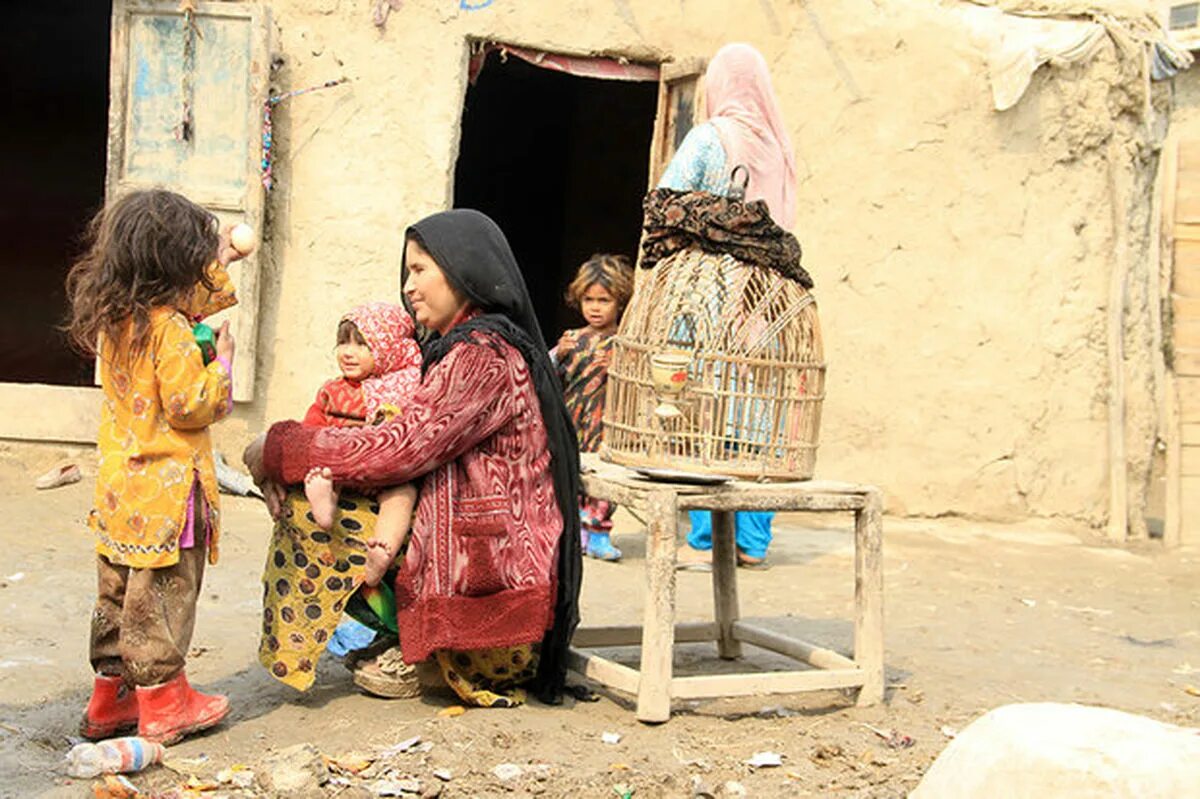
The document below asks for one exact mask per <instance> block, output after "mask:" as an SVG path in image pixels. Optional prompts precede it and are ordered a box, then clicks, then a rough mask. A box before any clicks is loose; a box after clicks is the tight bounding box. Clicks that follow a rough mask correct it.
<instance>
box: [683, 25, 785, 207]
mask: <svg viewBox="0 0 1200 799" xmlns="http://www.w3.org/2000/svg"><path fill="white" fill-rule="evenodd" d="M704 89H705V97H706V101H707V103H708V121H709V122H711V123H712V125H713V127H714V128H716V130H717V135H718V136H719V137H720V139H721V144H722V145H723V146H724V148H725V155H726V157H727V158H728V160H727V161H726V165H727V167H728V169H729V171H733V168H734V167H735V166H738V165H739V164H740V165H743V166H745V167H746V169H747V170H748V171H749V172H750V184H749V186H748V187H747V189H746V199H747V200H766V202H767V208H768V209H769V210H770V211H771V218H772V219H773V220H775V223H776V224H778V225H779V226H780V227H783V228H785V229H789V230H790V229H791V227H792V225H794V224H795V222H796V157H795V154H794V153H793V152H792V141H791V139H790V138H788V134H787V130H786V129H785V128H784V124H783V116H782V115H781V114H780V113H779V102H778V101H777V100H776V99H775V92H774V91H773V90H772V88H771V73H770V71H769V70H768V69H767V62H766V59H764V58H763V57H762V54H761V53H759V52H758V51H757V50H755V49H754V48H753V47H751V46H750V45H748V44H727V45H725V46H724V47H722V48H721V49H720V50H718V51H717V54H716V55H714V56H713V58H712V61H711V62H709V65H708V70H707V71H706V72H705V73H704Z"/></svg>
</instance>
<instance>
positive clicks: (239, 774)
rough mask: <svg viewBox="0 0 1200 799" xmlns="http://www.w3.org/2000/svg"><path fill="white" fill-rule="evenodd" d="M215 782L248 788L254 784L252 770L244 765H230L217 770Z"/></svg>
mask: <svg viewBox="0 0 1200 799" xmlns="http://www.w3.org/2000/svg"><path fill="white" fill-rule="evenodd" d="M217 782H220V783H222V784H225V785H233V786H234V787H237V788H249V787H251V786H252V785H254V772H253V771H251V770H250V769H248V768H246V767H245V766H231V767H230V768H227V769H222V770H221V771H218V772H217Z"/></svg>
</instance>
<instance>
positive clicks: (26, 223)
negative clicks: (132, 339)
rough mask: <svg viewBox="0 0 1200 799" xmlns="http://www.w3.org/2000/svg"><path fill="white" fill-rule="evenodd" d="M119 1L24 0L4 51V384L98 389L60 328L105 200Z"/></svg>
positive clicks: (0, 203)
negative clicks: (69, 282) (78, 258)
mask: <svg viewBox="0 0 1200 799" xmlns="http://www.w3.org/2000/svg"><path fill="white" fill-rule="evenodd" d="M111 16H112V4H111V2H86V3H78V2H74V3H46V2H42V0H22V2H17V3H9V4H6V5H5V8H4V22H5V26H6V30H8V31H9V33H8V35H7V36H6V37H5V42H4V47H2V48H0V75H3V76H4V78H3V85H2V86H0V108H3V109H4V123H3V124H2V125H0V175H3V178H2V180H3V185H4V191H3V192H2V193H0V239H2V240H3V241H4V248H3V251H2V252H0V270H2V271H0V274H2V275H3V287H4V289H3V291H0V342H3V346H0V381H9V382H21V383H35V382H36V383H55V384H60V385H90V384H91V379H92V366H91V362H90V361H85V360H84V359H82V358H80V357H79V356H78V355H76V354H75V353H74V352H73V351H72V350H71V349H70V347H69V346H68V345H67V341H66V337H65V336H64V335H63V334H62V333H61V332H59V331H58V329H57V327H58V325H60V324H61V323H62V321H63V318H64V316H65V314H66V310H67V307H66V296H65V293H64V290H63V279H64V278H65V277H66V274H67V269H68V268H69V267H70V264H71V259H72V258H73V257H74V256H75V255H76V254H77V253H78V252H79V241H80V234H81V232H82V231H83V228H84V226H85V225H86V223H87V219H88V217H89V216H90V215H91V214H92V213H94V212H95V211H96V210H97V209H98V208H99V207H100V206H101V204H102V203H103V200H104V170H105V153H106V149H107V140H108V50H109V42H108V38H109V22H110V18H111Z"/></svg>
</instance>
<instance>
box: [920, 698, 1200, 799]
mask: <svg viewBox="0 0 1200 799" xmlns="http://www.w3.org/2000/svg"><path fill="white" fill-rule="evenodd" d="M1197 795H1200V730H1198V729H1193V728H1188V727H1177V726H1175V725H1174V724H1164V723H1162V722H1159V721H1155V720H1153V719H1148V718H1145V717H1144V716H1136V715H1133V714H1132V713H1122V712H1121V711H1119V710H1110V709H1108V708H1101V707H1086V706H1083V705H1067V704H1056V703H1052V702H1045V703H1034V704H1020V705H1006V706H1004V707H1000V708H997V709H995V710H992V711H990V712H989V713H987V714H985V715H984V716H982V717H981V718H979V719H976V720H975V721H974V722H972V723H971V724H970V725H968V726H967V727H966V728H965V729H963V730H962V731H961V732H960V733H959V734H958V736H957V737H956V738H955V739H954V740H953V741H951V742H950V743H949V744H948V745H947V746H946V748H945V750H944V751H943V752H942V754H941V755H939V756H938V759H937V760H935V761H934V762H933V765H932V766H930V768H929V771H928V772H926V774H925V778H924V779H923V780H921V783H920V785H918V786H917V788H916V790H915V791H913V792H912V794H910V799H959V797H964V796H1012V797H1026V796H1028V797H1059V796H1062V797H1071V799H1101V797H1103V799H1109V797H1138V799H1157V798H1158V797H1161V799H1174V797H1184V796H1197Z"/></svg>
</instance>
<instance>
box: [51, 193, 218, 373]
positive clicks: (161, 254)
mask: <svg viewBox="0 0 1200 799" xmlns="http://www.w3.org/2000/svg"><path fill="white" fill-rule="evenodd" d="M84 241H85V244H86V246H87V251H86V252H85V253H84V254H83V256H82V257H80V258H79V260H77V261H76V262H75V263H74V264H73V265H72V266H71V271H70V272H69V273H68V274H67V297H68V299H69V301H70V306H71V309H70V314H69V316H68V319H67V323H66V325H65V326H64V330H66V332H67V334H68V335H69V337H70V339H71V343H72V344H74V346H75V347H76V348H77V349H78V350H79V351H80V352H82V353H83V354H85V355H89V356H94V355H96V353H97V351H98V348H99V339H100V336H101V335H103V336H106V337H107V338H108V339H109V340H110V341H112V342H113V343H114V344H118V343H119V345H120V346H119V350H120V351H122V352H123V353H124V354H125V355H126V356H127V357H130V358H132V357H135V356H136V355H139V354H140V353H142V352H143V351H144V350H145V348H146V346H147V344H148V343H149V340H150V310H151V309H152V308H155V307H158V306H163V305H173V304H175V303H178V302H180V301H182V300H183V298H184V297H185V296H186V294H187V293H188V292H190V291H192V290H194V289H195V288H196V286H197V285H202V286H204V287H205V288H207V289H209V290H213V289H215V287H214V286H213V285H212V283H211V281H210V280H209V278H208V275H207V270H206V267H207V266H208V265H209V264H211V263H212V261H213V259H214V258H216V257H217V246H218V242H219V239H218V232H217V218H216V217H215V216H214V215H213V214H211V213H210V212H208V211H206V210H205V209H204V208H201V207H200V206H199V205H197V204H196V203H194V202H192V201H191V200H189V199H188V198H186V197H184V196H182V195H180V194H176V193H175V192H172V191H166V190H164V189H148V190H141V191H134V192H131V193H129V194H126V195H124V196H122V197H120V198H119V199H117V200H116V201H115V202H113V203H111V204H110V205H107V206H105V207H104V208H103V209H101V211H100V212H99V213H98V214H96V216H95V217H94V218H93V219H92V221H91V222H90V223H89V224H88V228H87V233H86V236H85V239H84Z"/></svg>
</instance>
